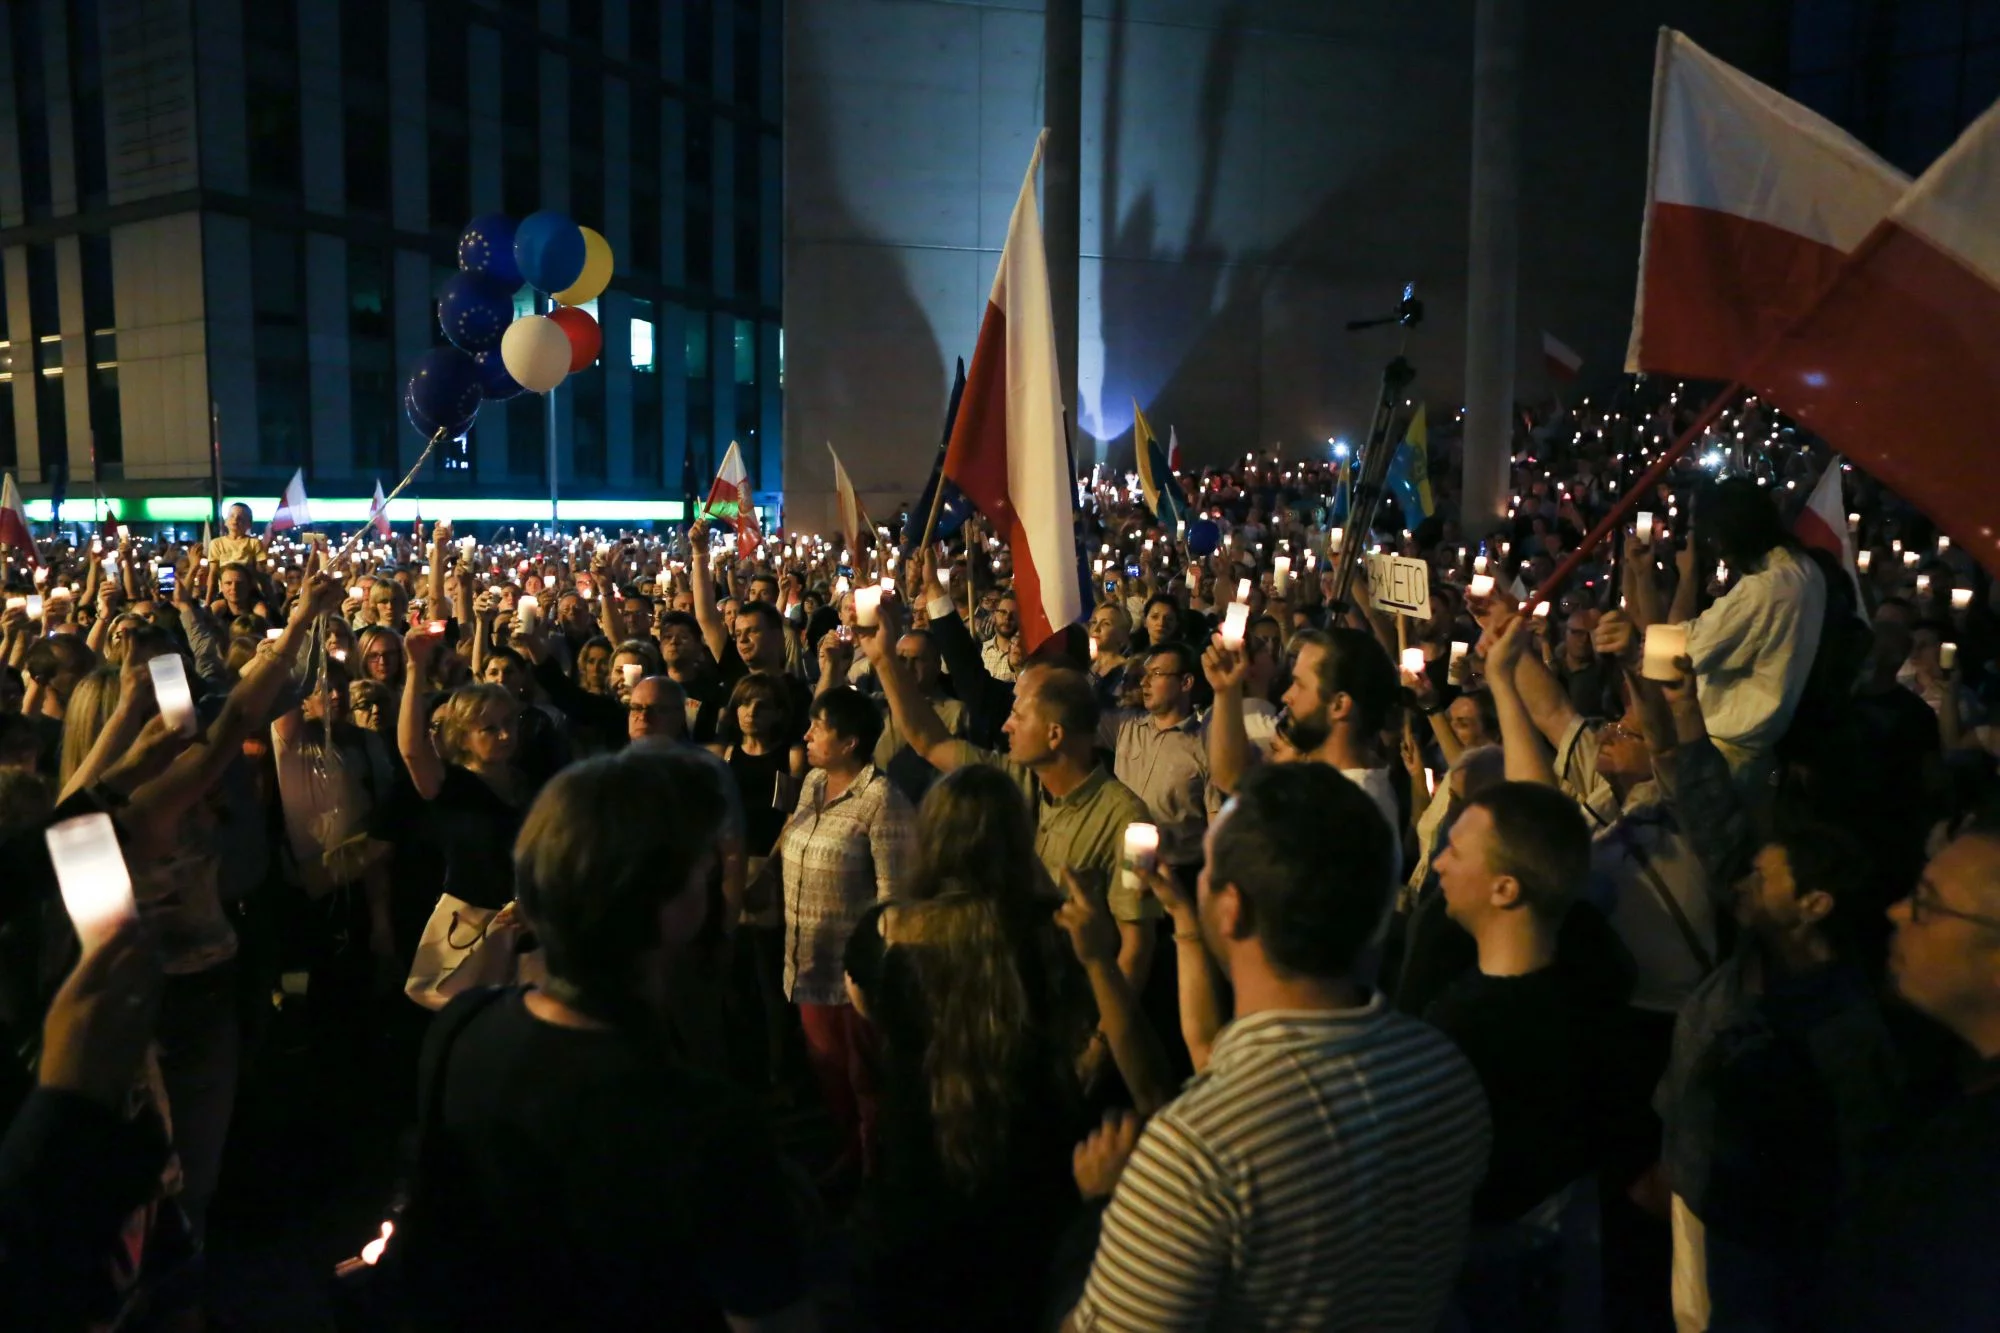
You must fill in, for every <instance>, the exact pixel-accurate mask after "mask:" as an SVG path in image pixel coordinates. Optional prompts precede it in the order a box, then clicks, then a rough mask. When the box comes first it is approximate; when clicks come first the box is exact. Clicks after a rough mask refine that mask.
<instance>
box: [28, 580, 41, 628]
mask: <svg viewBox="0 0 2000 1333" xmlns="http://www.w3.org/2000/svg"><path fill="white" fill-rule="evenodd" d="M35 572H36V573H37V574H39V573H41V571H40V570H36V571H35ZM27 606H28V619H30V620H40V619H41V618H42V595H41V594H40V593H38V592H31V593H29V594H28V598H27Z"/></svg>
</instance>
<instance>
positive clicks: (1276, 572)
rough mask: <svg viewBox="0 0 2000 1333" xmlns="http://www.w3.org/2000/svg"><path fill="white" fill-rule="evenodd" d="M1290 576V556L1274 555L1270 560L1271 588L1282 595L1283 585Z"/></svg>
mask: <svg viewBox="0 0 2000 1333" xmlns="http://www.w3.org/2000/svg"><path fill="white" fill-rule="evenodd" d="M1291 578H1292V558H1291V557H1290V556H1288V555H1280V556H1274V557H1273V558H1272V560H1271V590H1272V591H1273V592H1275V593H1277V594H1278V596H1280V597H1283V596H1284V595H1285V585H1286V584H1287V583H1289V582H1290V581H1291Z"/></svg>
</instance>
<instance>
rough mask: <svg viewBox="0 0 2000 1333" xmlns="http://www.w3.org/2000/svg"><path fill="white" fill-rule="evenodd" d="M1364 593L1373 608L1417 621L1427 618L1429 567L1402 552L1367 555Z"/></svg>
mask: <svg viewBox="0 0 2000 1333" xmlns="http://www.w3.org/2000/svg"><path fill="white" fill-rule="evenodd" d="M1368 596H1369V597H1370V598H1371V599H1372V600H1373V601H1374V603H1375V606H1376V609H1378V610H1382V611H1394V612H1396V613H1398V614H1400V615H1406V616H1411V617H1414V618H1415V619H1418V620H1429V619H1430V618H1431V569H1430V566H1429V565H1427V564H1425V563H1424V562H1423V561H1421V560H1414V559H1411V558H1410V557H1409V556H1403V555H1370V556H1369V557H1368Z"/></svg>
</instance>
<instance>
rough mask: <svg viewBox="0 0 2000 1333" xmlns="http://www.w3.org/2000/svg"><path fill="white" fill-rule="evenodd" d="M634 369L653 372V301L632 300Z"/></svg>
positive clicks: (648, 372)
mask: <svg viewBox="0 0 2000 1333" xmlns="http://www.w3.org/2000/svg"><path fill="white" fill-rule="evenodd" d="M632 312H633V313H632V369H634V370H637V371H641V372H643V373H645V374H651V373H652V372H653V369H654V364H653V303H652V302H650V301H634V302H632Z"/></svg>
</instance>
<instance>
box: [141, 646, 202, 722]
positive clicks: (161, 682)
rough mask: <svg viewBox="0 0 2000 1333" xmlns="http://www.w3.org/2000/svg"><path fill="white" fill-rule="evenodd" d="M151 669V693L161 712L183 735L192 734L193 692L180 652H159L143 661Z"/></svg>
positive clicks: (148, 669) (193, 720) (193, 719)
mask: <svg viewBox="0 0 2000 1333" xmlns="http://www.w3.org/2000/svg"><path fill="white" fill-rule="evenodd" d="M146 670H147V671H149V672H151V673H152V677H153V697H154V698H155V699H157V700H158V701H159V704H160V716H161V717H162V718H164V719H165V720H166V721H167V723H168V724H169V725H171V726H172V727H173V728H174V730H175V731H178V732H179V733H180V734H181V735H183V736H192V735H194V729H195V718H194V692H193V691H192V690H191V689H189V688H188V678H187V667H186V666H185V665H184V664H183V663H182V662H181V655H180V654H179V653H162V654H161V655H160V656H158V657H155V658H151V659H149V660H148V661H147V663H146Z"/></svg>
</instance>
